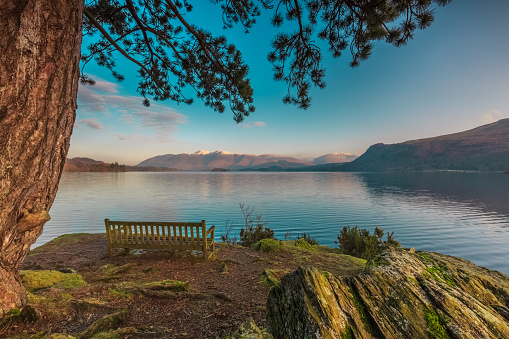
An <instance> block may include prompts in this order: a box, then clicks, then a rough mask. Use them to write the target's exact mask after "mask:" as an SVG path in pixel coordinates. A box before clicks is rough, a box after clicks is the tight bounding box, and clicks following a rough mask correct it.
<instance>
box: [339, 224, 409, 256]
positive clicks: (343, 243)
mask: <svg viewBox="0 0 509 339" xmlns="http://www.w3.org/2000/svg"><path fill="white" fill-rule="evenodd" d="M383 235H384V231H383V230H382V229H380V228H378V227H376V228H375V231H374V232H373V234H370V233H369V231H368V230H366V229H363V228H362V229H360V228H358V227H357V226H355V227H350V226H345V227H343V229H342V230H341V233H340V234H339V235H338V241H336V244H338V245H339V248H340V250H341V253H343V254H348V255H352V256H354V257H358V258H362V259H366V260H370V259H372V258H374V257H375V256H377V255H378V254H380V252H381V251H383V250H385V249H387V248H389V247H401V244H400V243H399V242H398V241H396V240H395V239H394V232H391V233H387V240H386V241H383V240H382V237H383Z"/></svg>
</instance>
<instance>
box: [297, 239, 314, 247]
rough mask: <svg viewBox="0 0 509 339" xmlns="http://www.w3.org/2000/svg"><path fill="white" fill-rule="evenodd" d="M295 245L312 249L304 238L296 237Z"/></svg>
mask: <svg viewBox="0 0 509 339" xmlns="http://www.w3.org/2000/svg"><path fill="white" fill-rule="evenodd" d="M295 246H297V247H300V248H304V249H306V250H310V249H313V246H312V245H311V244H310V243H308V242H307V241H306V240H304V238H298V239H297V240H296V241H295Z"/></svg>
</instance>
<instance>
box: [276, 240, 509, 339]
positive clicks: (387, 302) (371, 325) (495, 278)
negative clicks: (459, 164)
mask: <svg viewBox="0 0 509 339" xmlns="http://www.w3.org/2000/svg"><path fill="white" fill-rule="evenodd" d="M375 259H376V262H371V263H369V262H368V264H367V265H366V269H365V270H364V271H363V272H362V273H360V274H357V275H355V276H351V277H334V276H332V275H330V274H324V273H323V272H321V271H319V270H317V269H315V268H312V267H300V268H299V269H298V270H297V271H295V272H293V273H291V274H289V275H286V276H284V277H282V278H281V284H280V285H279V286H276V287H274V288H272V289H271V291H270V294H269V298H268V301H267V325H268V330H269V332H270V333H272V334H273V335H274V338H350V337H354V338H386V337H387V338H449V337H450V338H509V317H508V315H509V279H508V278H507V276H505V275H504V274H502V273H500V272H496V271H490V270H488V269H485V268H482V267H479V266H476V265H474V264H473V263H471V262H469V261H466V260H463V259H460V258H455V257H451V256H446V255H442V254H438V253H429V252H419V251H417V252H415V251H406V250H403V249H389V250H387V251H385V252H384V253H382V255H381V257H377V258H375ZM375 259H374V260H375Z"/></svg>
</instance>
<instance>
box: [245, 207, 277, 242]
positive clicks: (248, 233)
mask: <svg viewBox="0 0 509 339" xmlns="http://www.w3.org/2000/svg"><path fill="white" fill-rule="evenodd" d="M239 206H240V210H241V211H242V216H243V218H244V222H245V227H242V228H241V230H240V244H241V245H242V246H245V247H249V246H251V245H253V244H254V243H257V242H258V241H260V240H262V239H275V238H274V231H273V230H271V229H270V228H268V227H264V226H265V225H267V221H265V220H263V216H262V215H261V214H255V209H254V207H249V206H247V205H244V204H242V203H240V204H239Z"/></svg>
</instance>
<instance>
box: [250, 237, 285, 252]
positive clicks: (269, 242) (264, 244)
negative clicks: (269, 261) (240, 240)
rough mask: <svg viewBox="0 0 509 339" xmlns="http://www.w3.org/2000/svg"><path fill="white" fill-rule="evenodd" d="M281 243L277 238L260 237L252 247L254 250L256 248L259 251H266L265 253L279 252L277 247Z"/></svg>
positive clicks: (279, 246)
mask: <svg viewBox="0 0 509 339" xmlns="http://www.w3.org/2000/svg"><path fill="white" fill-rule="evenodd" d="M281 246H282V243H281V241H279V240H275V239H262V240H260V241H258V242H256V243H255V244H253V246H252V247H253V248H254V249H255V250H258V251H260V252H267V253H277V252H279V249H280V248H281Z"/></svg>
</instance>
